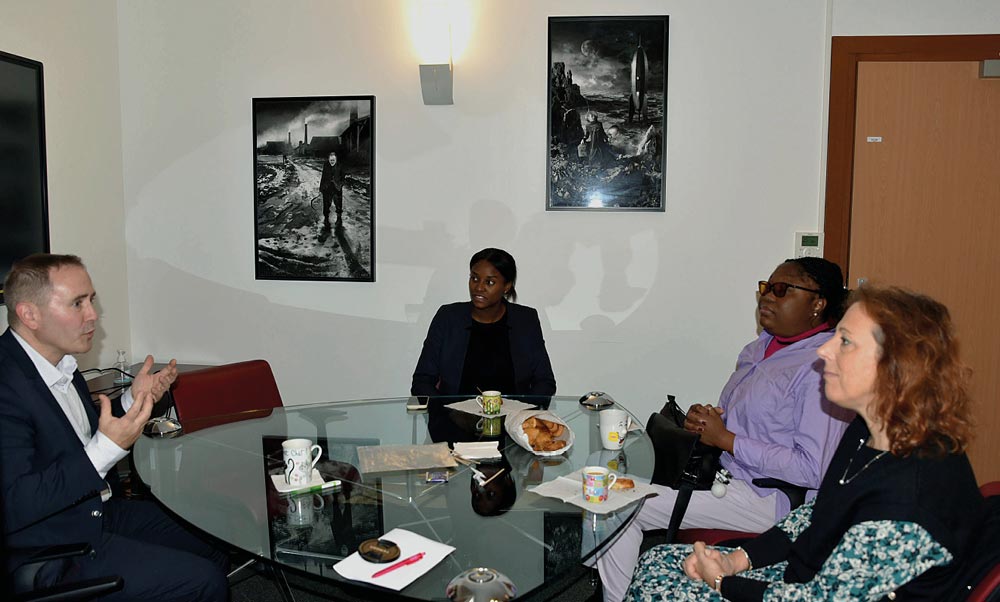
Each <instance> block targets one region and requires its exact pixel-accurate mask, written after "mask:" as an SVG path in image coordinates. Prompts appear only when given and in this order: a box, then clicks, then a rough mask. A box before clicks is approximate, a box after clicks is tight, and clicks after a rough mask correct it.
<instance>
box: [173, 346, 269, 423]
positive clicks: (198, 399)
mask: <svg viewBox="0 0 1000 602" xmlns="http://www.w3.org/2000/svg"><path fill="white" fill-rule="evenodd" d="M171 392H172V393H173V396H174V407H175V408H176V410H177V418H178V419H180V421H181V423H182V424H183V425H184V430H185V431H187V432H191V431H192V430H197V429H198V428H206V427H207V426H214V425H215V424H223V423H225V422H235V421H236V420H242V419H244V418H248V417H251V416H243V417H239V416H238V415H239V414H241V413H244V414H245V413H247V412H251V413H252V414H253V413H256V414H261V415H263V414H269V413H270V411H271V410H273V409H274V408H280V407H281V406H282V403H281V395H280V394H279V393H278V385H277V383H275V382H274V373H273V372H271V366H270V364H268V363H267V362H266V361H264V360H250V361H247V362H237V363H235V364H224V365H222V366H213V367H211V368H205V369H203V370H195V371H192V372H184V373H181V374H178V375H177V380H176V381H174V385H173V388H172V389H171ZM229 416H231V417H232V419H225V417H229ZM215 417H220V420H206V419H209V418H215Z"/></svg>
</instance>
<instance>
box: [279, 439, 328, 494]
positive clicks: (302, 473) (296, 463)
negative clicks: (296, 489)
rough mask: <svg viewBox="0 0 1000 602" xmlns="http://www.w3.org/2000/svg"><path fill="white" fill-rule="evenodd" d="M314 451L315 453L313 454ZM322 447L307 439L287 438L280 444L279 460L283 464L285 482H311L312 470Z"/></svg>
mask: <svg viewBox="0 0 1000 602" xmlns="http://www.w3.org/2000/svg"><path fill="white" fill-rule="evenodd" d="M313 452H316V455H315V456H314V455H313ZM322 455H323V448H322V447H320V446H318V445H313V442H312V441H310V440H309V439H289V440H287V441H285V442H283V443H282V444H281V460H282V462H284V464H285V483H286V484H288V485H295V486H298V485H308V484H309V483H310V482H312V471H313V467H314V466H316V463H317V462H319V458H320V456H322Z"/></svg>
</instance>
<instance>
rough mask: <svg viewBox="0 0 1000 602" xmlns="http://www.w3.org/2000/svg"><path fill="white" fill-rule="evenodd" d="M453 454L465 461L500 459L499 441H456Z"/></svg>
mask: <svg viewBox="0 0 1000 602" xmlns="http://www.w3.org/2000/svg"><path fill="white" fill-rule="evenodd" d="M455 453H456V454H457V455H459V456H462V457H463V458H465V459H467V460H489V459H491V458H499V457H500V442H499V441H476V442H470V441H458V442H456V443H455Z"/></svg>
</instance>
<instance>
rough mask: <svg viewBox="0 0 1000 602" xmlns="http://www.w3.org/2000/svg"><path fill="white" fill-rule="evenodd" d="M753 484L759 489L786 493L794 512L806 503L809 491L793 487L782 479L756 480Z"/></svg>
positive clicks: (806, 488)
mask: <svg viewBox="0 0 1000 602" xmlns="http://www.w3.org/2000/svg"><path fill="white" fill-rule="evenodd" d="M751 482H752V483H753V484H754V485H756V486H758V487H763V488H765V489H777V490H778V491H780V492H781V493H784V494H785V496H786V497H787V498H788V501H789V502H790V503H791V505H792V510H795V509H796V508H798V507H799V506H801V505H802V504H804V503H805V501H806V492H807V491H809V488H808V487H803V486H801V485H793V484H791V483H789V482H788V481H782V480H781V479H771V478H761V479H754V480H753V481H751Z"/></svg>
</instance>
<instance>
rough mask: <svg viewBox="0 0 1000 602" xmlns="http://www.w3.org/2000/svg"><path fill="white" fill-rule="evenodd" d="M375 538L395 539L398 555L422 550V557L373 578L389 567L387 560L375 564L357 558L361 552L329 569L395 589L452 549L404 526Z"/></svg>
mask: <svg viewBox="0 0 1000 602" xmlns="http://www.w3.org/2000/svg"><path fill="white" fill-rule="evenodd" d="M379 539H388V540H389V541H392V542H395V543H396V545H398V546H399V557H400V558H409V557H410V556H413V555H414V554H419V553H420V552H423V553H424V557H423V558H422V559H421V560H420V561H419V562H415V563H413V564H410V565H407V566H402V567H399V568H398V569H396V570H394V571H391V572H389V573H386V574H385V575H382V576H381V577H373V576H372V575H374V574H375V573H377V572H379V571H380V570H382V569H384V568H386V567H388V566H390V565H391V563H388V564H379V563H377V562H368V561H367V560H365V559H364V558H362V557H361V554H359V553H357V552H355V553H353V554H351V555H350V556H348V557H347V558H345V559H343V560H341V561H340V562H338V563H337V564H335V565H333V570H335V571H337V573H338V574H339V575H340V576H341V577H344V578H345V579H352V580H354V581H363V582H365V583H371V584H372V585H378V586H381V587H387V588H389V589H391V590H395V591H397V592H398V591H399V590H401V589H403V588H404V587H406V586H407V585H409V584H411V583H413V582H414V581H416V580H417V578H418V577H420V576H421V575H423V574H424V573H426V572H427V571H429V570H431V569H432V568H434V567H435V566H436V565H437V564H438V563H439V562H441V561H442V560H444V559H445V558H446V557H447V556H448V554H451V553H452V552H454V551H455V548H454V547H452V546H449V545H447V544H443V543H440V542H437V541H434V540H432V539H428V538H426V537H424V536H422V535H417V534H416V533H413V532H412V531H407V530H405V529H393V530H392V531H389V532H388V533H386V534H385V535H383V536H382V537H380V538H379Z"/></svg>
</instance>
